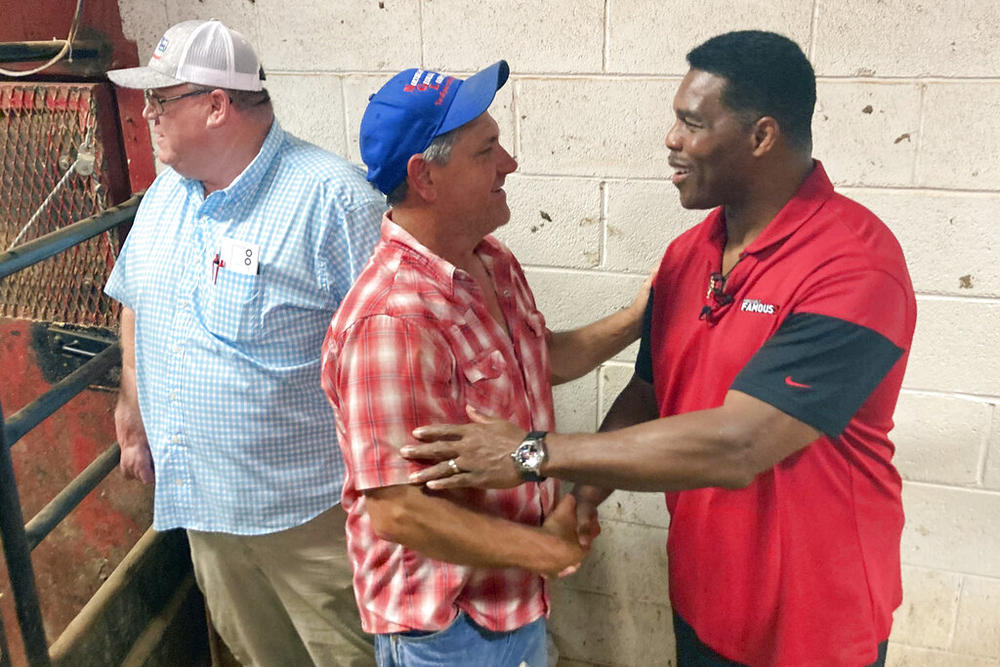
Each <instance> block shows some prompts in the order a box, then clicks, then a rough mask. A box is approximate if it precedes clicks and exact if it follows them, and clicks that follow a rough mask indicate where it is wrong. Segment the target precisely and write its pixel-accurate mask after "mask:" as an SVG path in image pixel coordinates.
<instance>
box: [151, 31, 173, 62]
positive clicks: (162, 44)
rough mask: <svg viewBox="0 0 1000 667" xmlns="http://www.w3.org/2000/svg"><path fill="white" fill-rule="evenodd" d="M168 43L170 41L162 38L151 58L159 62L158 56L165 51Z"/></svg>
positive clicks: (165, 37) (164, 37)
mask: <svg viewBox="0 0 1000 667" xmlns="http://www.w3.org/2000/svg"><path fill="white" fill-rule="evenodd" d="M169 43H170V41H169V40H168V39H167V36H166V35H164V36H163V38H162V39H160V43H159V44H157V45H156V50H155V51H153V57H154V58H156V59H157V60H159V58H160V55H161V54H162V53H163V52H164V51H166V50H167V44H169Z"/></svg>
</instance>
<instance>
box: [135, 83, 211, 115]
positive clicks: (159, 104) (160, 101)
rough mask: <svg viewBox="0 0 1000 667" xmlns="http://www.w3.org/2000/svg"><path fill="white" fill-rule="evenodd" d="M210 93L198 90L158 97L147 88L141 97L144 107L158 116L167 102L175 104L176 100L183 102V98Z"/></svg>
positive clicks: (207, 89)
mask: <svg viewBox="0 0 1000 667" xmlns="http://www.w3.org/2000/svg"><path fill="white" fill-rule="evenodd" d="M210 92H212V89H210V88H202V89H200V90H192V91H191V92H189V93H183V94H181V95H174V96H173V97H159V96H157V95H156V93H154V92H153V89H152V88H147V89H146V90H144V91H142V96H143V98H144V99H145V100H146V106H148V107H149V108H150V109H151V110H152V112H153V114H154V115H156V116H159V115H161V114H162V113H163V105H164V104H166V103H167V102H176V101H177V100H183V99H184V98H185V97H194V96H195V95H204V94H205V93H210Z"/></svg>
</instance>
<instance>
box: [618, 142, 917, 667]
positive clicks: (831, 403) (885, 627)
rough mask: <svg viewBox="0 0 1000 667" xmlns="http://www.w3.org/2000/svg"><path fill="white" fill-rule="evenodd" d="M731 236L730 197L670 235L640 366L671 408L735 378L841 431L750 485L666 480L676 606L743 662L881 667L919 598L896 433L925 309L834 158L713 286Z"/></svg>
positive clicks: (715, 398) (740, 386) (742, 386)
mask: <svg viewBox="0 0 1000 667" xmlns="http://www.w3.org/2000/svg"><path fill="white" fill-rule="evenodd" d="M724 245H725V224H724V216H723V213H722V210H721V209H718V210H715V211H713V212H712V213H711V214H709V216H708V217H707V218H706V219H705V220H704V222H702V223H701V224H700V225H698V226H696V227H694V228H693V229H691V230H689V231H687V232H686V233H684V234H682V235H681V236H680V237H678V238H677V239H676V240H675V241H674V242H673V243H671V244H670V246H669V247H668V248H667V251H666V254H665V255H664V257H663V262H662V264H661V265H660V270H659V274H658V277H657V280H656V283H655V287H654V290H655V295H656V298H655V300H654V301H653V304H652V306H651V309H650V311H649V312H650V313H651V320H650V327H649V333H648V336H647V340H645V341H644V345H643V351H642V352H641V353H640V359H639V362H638V363H637V372H638V373H639V375H640V376H641V377H645V379H647V380H650V381H651V382H653V385H654V387H655V390H656V397H657V401H658V404H659V410H660V415H661V416H664V417H666V416H670V415H676V414H680V413H684V412H691V411H693V410H702V409H707V408H714V407H718V406H720V405H722V402H723V399H724V397H725V395H726V392H727V391H729V390H730V389H734V390H738V391H741V392H744V393H746V394H750V395H752V396H754V397H756V398H759V399H760V400H763V401H765V402H767V403H770V404H771V405H774V406H775V407H777V408H779V409H780V410H782V411H783V412H786V413H788V414H790V415H792V416H794V417H796V418H798V419H800V420H801V421H803V422H805V423H808V424H810V425H812V426H814V427H815V428H816V429H817V430H819V431H821V432H822V433H823V436H822V437H821V438H819V439H818V440H816V441H815V442H813V443H811V444H810V445H809V446H808V447H806V448H805V449H803V450H801V451H799V452H797V453H796V454H793V455H792V456H790V457H788V458H786V459H785V460H784V461H782V462H781V463H779V464H778V465H777V466H775V467H774V468H772V469H771V470H769V471H767V472H764V473H761V474H760V475H758V476H757V478H756V479H755V480H754V481H753V483H751V484H750V485H749V486H748V487H747V488H745V489H740V490H736V491H730V490H724V489H719V488H706V489H697V490H693V491H684V492H680V493H668V494H666V495H667V507H668V508H669V510H670V513H671V523H670V533H669V538H668V541H667V551H668V555H669V564H670V596H671V602H672V603H673V607H674V609H675V611H676V612H677V613H678V614H680V616H681V617H682V618H683V619H684V620H685V621H687V622H688V623H689V624H690V625H691V626H692V627H693V628H694V629H695V632H696V633H697V634H698V637H699V638H700V639H701V640H702V641H703V642H704V643H705V644H707V645H708V646H710V647H711V648H713V649H714V650H715V651H717V652H719V653H721V654H722V655H724V656H726V657H728V658H730V659H732V660H736V661H738V662H742V663H746V664H750V665H866V664H869V663H870V662H872V661H873V660H874V659H875V657H876V652H875V651H876V646H877V644H878V643H879V642H881V641H883V640H885V639H886V638H887V637H888V636H889V630H890V627H891V624H892V611H893V610H894V609H895V608H896V607H897V606H898V605H899V603H900V601H901V600H902V587H901V583H900V568H899V541H900V533H901V530H902V526H903V510H902V504H901V501H900V477H899V474H898V473H897V472H896V469H895V468H894V467H893V465H892V463H891V459H892V454H893V451H894V447H893V445H892V443H891V442H890V441H889V438H888V435H887V434H888V432H889V431H890V430H891V429H892V413H893V410H894V408H895V405H896V399H897V397H898V395H899V388H900V385H901V383H902V379H903V371H904V369H905V366H906V357H907V352H908V350H909V347H910V341H911V339H912V336H913V327H914V323H915V319H916V304H915V300H914V296H913V288H912V285H911V283H910V278H909V274H908V272H907V269H906V265H905V263H904V260H903V254H902V251H901V250H900V248H899V244H898V243H897V241H896V239H895V238H894V237H893V235H892V233H891V232H890V231H889V230H888V229H887V228H886V226H885V225H884V224H883V223H882V222H881V221H880V220H879V219H878V218H877V217H875V215H874V214H872V213H871V212H870V211H868V210H867V209H865V208H864V207H862V206H861V205H859V204H857V203H856V202H853V201H851V200H850V199H847V198H846V197H843V196H841V195H838V194H836V193H834V191H833V186H832V185H831V183H830V181H829V179H828V178H827V176H826V173H825V171H824V170H823V167H822V165H821V164H820V163H819V162H817V163H816V166H815V169H814V170H813V172H812V173H811V174H810V176H809V177H808V178H807V179H806V181H805V182H804V183H803V185H802V187H801V188H800V189H799V191H798V192H797V193H796V195H795V196H794V197H793V198H792V199H791V201H789V202H788V203H787V204H786V205H785V207H784V208H783V209H782V210H781V211H780V212H779V214H778V215H777V216H776V217H775V219H774V220H773V221H772V222H771V223H770V224H769V225H768V227H767V228H766V229H765V230H764V231H763V233H762V234H761V235H760V236H759V237H758V238H757V239H756V240H755V241H754V242H753V243H752V244H750V245H749V246H748V247H747V248H746V250H745V251H744V252H743V253H742V255H741V256H740V260H739V262H738V263H737V264H736V266H735V267H734V268H733V269H732V271H731V272H730V274H729V276H728V277H727V279H726V281H725V287H724V288H723V289H721V290H716V291H713V290H711V289H710V281H711V274H713V273H715V272H719V271H720V267H721V262H722V251H723V248H724ZM715 286H716V287H720V286H721V283H720V282H719V281H716V282H715ZM650 374H651V377H650Z"/></svg>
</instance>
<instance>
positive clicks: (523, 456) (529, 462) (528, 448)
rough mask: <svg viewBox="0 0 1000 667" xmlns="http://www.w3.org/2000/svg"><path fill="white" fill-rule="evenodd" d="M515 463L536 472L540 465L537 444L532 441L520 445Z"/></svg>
mask: <svg viewBox="0 0 1000 667" xmlns="http://www.w3.org/2000/svg"><path fill="white" fill-rule="evenodd" d="M517 462H518V463H519V464H520V465H521V466H523V467H525V468H530V469H532V470H538V467H539V466H541V465H542V452H541V449H540V448H539V447H538V443H537V442H534V441H530V442H525V443H522V444H521V446H520V447H518V449H517Z"/></svg>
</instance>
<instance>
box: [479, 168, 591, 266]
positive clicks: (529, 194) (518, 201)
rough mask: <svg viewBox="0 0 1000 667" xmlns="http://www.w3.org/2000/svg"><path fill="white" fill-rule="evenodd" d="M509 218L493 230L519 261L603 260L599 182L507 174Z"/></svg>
mask: <svg viewBox="0 0 1000 667" xmlns="http://www.w3.org/2000/svg"><path fill="white" fill-rule="evenodd" d="M504 189H505V190H506V191H507V203H508V204H509V206H510V222H509V223H508V224H506V225H504V226H503V227H501V228H500V229H498V230H497V231H496V236H497V237H498V238H499V239H500V240H501V241H503V242H504V243H506V244H507V245H508V246H509V247H510V249H511V250H513V251H514V254H515V255H516V256H517V259H518V261H520V262H521V264H528V265H535V266H562V267H572V268H577V269H589V268H593V267H596V266H598V265H599V264H600V262H601V237H602V236H603V233H602V225H601V186H600V183H599V182H598V181H596V180H586V179H578V178H537V177H525V176H519V175H517V174H511V175H510V176H508V177H507V183H506V185H504Z"/></svg>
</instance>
